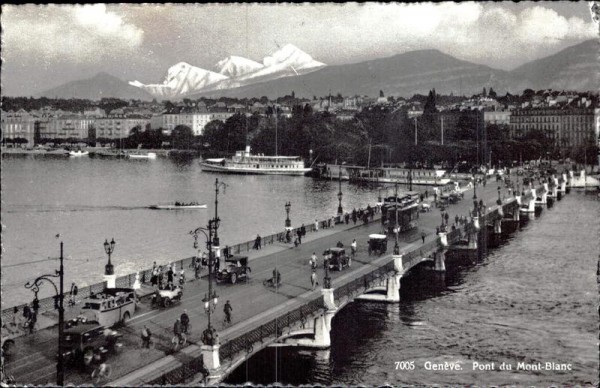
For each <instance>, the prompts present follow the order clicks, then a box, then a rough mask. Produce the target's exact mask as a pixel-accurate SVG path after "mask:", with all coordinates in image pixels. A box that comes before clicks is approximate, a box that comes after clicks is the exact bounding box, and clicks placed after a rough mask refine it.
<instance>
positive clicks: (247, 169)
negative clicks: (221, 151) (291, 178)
mask: <svg viewBox="0 0 600 388" xmlns="http://www.w3.org/2000/svg"><path fill="white" fill-rule="evenodd" d="M200 167H201V168H202V171H209V172H221V173H229V174H262V175H304V174H306V173H307V172H309V171H310V170H311V169H310V168H306V167H305V166H304V161H303V160H302V158H300V157H299V156H265V155H252V154H251V153H250V146H246V149H245V150H244V151H237V152H236V154H235V156H233V157H232V158H215V159H205V160H203V161H200Z"/></svg>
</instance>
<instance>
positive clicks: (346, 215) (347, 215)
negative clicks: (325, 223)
mask: <svg viewBox="0 0 600 388" xmlns="http://www.w3.org/2000/svg"><path fill="white" fill-rule="evenodd" d="M344 221H346V225H348V224H349V223H350V213H348V212H346V214H345V215H344Z"/></svg>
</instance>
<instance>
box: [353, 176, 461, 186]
mask: <svg viewBox="0 0 600 388" xmlns="http://www.w3.org/2000/svg"><path fill="white" fill-rule="evenodd" d="M351 180H352V181H359V182H378V183H399V184H408V183H409V180H408V179H405V178H371V177H360V178H353V179H351ZM450 182H452V180H451V179H448V178H439V179H437V180H434V179H418V178H417V179H413V180H412V184H413V185H426V186H445V185H447V184H448V183H450Z"/></svg>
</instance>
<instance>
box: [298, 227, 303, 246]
mask: <svg viewBox="0 0 600 388" xmlns="http://www.w3.org/2000/svg"><path fill="white" fill-rule="evenodd" d="M297 234H298V244H302V230H300V231H299V232H298V233H297Z"/></svg>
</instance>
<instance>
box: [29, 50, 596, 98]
mask: <svg viewBox="0 0 600 388" xmlns="http://www.w3.org/2000/svg"><path fill="white" fill-rule="evenodd" d="M599 85H600V68H599V62H598V42H596V41H595V40H589V41H585V42H582V43H579V44H577V45H574V46H570V47H568V48H566V49H564V50H562V51H560V52H558V53H556V54H554V55H551V56H548V57H544V58H541V59H537V60H534V61H531V62H528V63H526V64H524V65H522V66H519V67H518V68H516V69H514V70H511V71H505V70H498V69H494V68H492V67H489V66H485V65H479V64H475V63H472V62H469V61H464V60H460V59H457V58H455V57H453V56H451V55H448V54H445V53H442V52H441V51H439V50H418V51H410V52H406V53H403V54H398V55H394V56H391V57H387V58H380V59H373V60H370V61H365V62H360V63H352V64H344V65H335V66H327V65H325V64H324V63H321V62H318V61H316V60H314V59H313V58H312V57H311V56H310V55H308V54H307V53H305V52H303V51H302V50H300V49H298V48H297V47H295V46H293V45H291V44H288V45H286V46H284V47H282V48H280V49H279V50H277V51H276V52H274V53H273V54H271V55H269V56H267V57H265V58H264V59H263V60H262V63H259V62H255V61H253V60H251V59H247V58H242V57H238V56H230V57H228V58H225V59H223V60H221V61H219V62H218V63H217V64H215V66H214V69H213V70H205V69H201V68H199V67H195V66H192V65H190V64H188V63H185V62H180V63H178V64H176V65H174V66H172V67H171V68H169V69H168V71H167V74H166V76H165V78H164V80H163V82H162V83H160V84H143V83H141V82H139V81H132V82H129V83H127V82H125V81H121V80H119V79H117V78H115V77H112V76H108V75H107V74H99V75H98V76H96V77H94V78H91V79H88V80H81V81H73V82H69V83H67V84H65V85H63V86H60V87H58V88H54V89H51V90H48V91H45V92H43V93H41V94H40V95H43V96H47V97H63V98H70V97H78V98H90V99H99V98H101V97H118V98H137V99H151V98H152V97H156V98H158V99H174V100H176V99H180V98H184V97H186V98H196V97H200V96H207V97H220V96H225V97H257V96H268V97H269V98H274V97H278V96H283V95H286V94H289V93H291V91H295V93H296V96H298V97H308V98H310V97H312V96H324V95H327V94H328V93H330V92H331V93H334V94H337V93H341V94H342V95H355V94H360V95H370V96H375V95H378V93H379V91H380V90H383V91H384V92H385V93H386V95H400V96H412V95H413V94H415V93H420V94H426V93H427V92H428V91H429V90H430V89H432V88H435V89H436V91H437V92H438V93H440V94H450V93H454V94H455V95H463V94H464V95H470V94H473V93H479V92H480V91H481V90H482V88H483V87H486V88H488V89H489V88H490V87H492V88H493V89H494V90H495V91H496V92H497V93H505V92H507V91H509V92H511V93H520V92H522V91H523V90H524V89H526V88H532V89H536V90H538V89H546V88H552V89H556V90H562V89H565V90H581V91H585V90H594V91H596V90H598V86H599Z"/></svg>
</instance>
